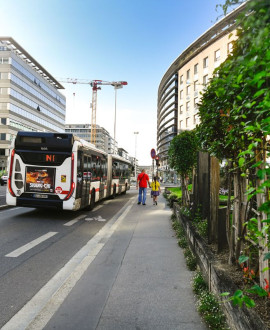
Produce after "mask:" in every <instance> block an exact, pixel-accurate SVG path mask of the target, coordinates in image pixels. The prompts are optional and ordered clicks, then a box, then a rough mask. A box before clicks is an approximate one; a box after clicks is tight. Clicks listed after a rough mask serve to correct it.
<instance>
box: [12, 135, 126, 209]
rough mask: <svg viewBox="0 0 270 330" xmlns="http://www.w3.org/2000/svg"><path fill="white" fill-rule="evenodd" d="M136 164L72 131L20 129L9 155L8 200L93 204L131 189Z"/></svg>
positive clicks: (15, 202) (59, 206) (16, 202)
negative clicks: (132, 172)
mask: <svg viewBox="0 0 270 330" xmlns="http://www.w3.org/2000/svg"><path fill="white" fill-rule="evenodd" d="M130 174H131V163H130V162H129V161H128V160H126V159H124V158H122V157H120V156H118V155H110V154H107V153H105V152H104V151H102V150H99V149H97V148H95V146H94V145H92V144H91V143H89V142H87V141H84V140H82V139H80V138H78V137H76V136H74V135H73V134H66V133H42V132H18V134H17V136H16V139H15V141H14V145H13V148H12V150H11V154H10V157H9V175H8V184H7V194H6V202H7V204H8V205H14V206H26V207H55V208H57V209H62V210H79V209H84V208H86V209H92V208H93V207H94V205H95V203H96V202H98V201H99V200H101V199H103V198H108V197H112V198H114V197H115V196H116V195H117V194H120V193H125V192H126V191H127V190H128V189H130Z"/></svg>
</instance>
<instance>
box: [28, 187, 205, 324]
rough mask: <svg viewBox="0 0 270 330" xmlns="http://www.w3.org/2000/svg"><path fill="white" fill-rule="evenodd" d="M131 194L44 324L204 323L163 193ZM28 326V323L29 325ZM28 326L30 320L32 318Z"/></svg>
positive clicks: (190, 275) (190, 273) (190, 274)
mask: <svg viewBox="0 0 270 330" xmlns="http://www.w3.org/2000/svg"><path fill="white" fill-rule="evenodd" d="M146 203H147V205H146V206H143V205H137V198H135V197H132V200H131V205H130V208H129V209H128V210H127V211H128V212H127V213H126V214H124V216H123V219H122V220H121V222H120V223H119V224H118V226H117V227H116V229H115V230H114V232H113V233H112V235H111V236H110V237H109V239H108V240H107V242H106V243H105V245H104V247H103V248H102V249H101V250H100V252H99V253H98V254H97V255H96V257H95V259H94V260H93V262H92V263H91V264H90V266H89V267H88V268H87V270H86V271H85V273H84V274H83V276H82V277H81V278H80V279H79V280H78V282H77V284H76V285H75V287H74V288H73V289H72V290H71V292H70V293H69V295H68V296H67V298H66V299H65V300H64V301H63V303H62V304H61V305H60V307H59V309H58V310H57V312H56V313H55V314H54V315H53V316H52V318H51V319H50V321H49V322H48V323H47V325H46V326H45V327H44V329H65V330H67V329H80V330H81V329H87V330H91V329H98V330H101V329H103V330H112V329H114V330H119V329H123V330H129V329H137V330H138V329H155V330H156V329H160V330H162V329H168V330H173V329H181V330H185V329H190V330H197V329H198V330H199V329H206V326H205V325H204V324H203V323H202V321H201V319H200V316H199V315H198V312H197V311H196V307H195V298H194V295H193V292H192V288H191V284H190V279H191V277H192V272H190V271H188V270H187V267H186V265H185V259H184V256H183V253H182V250H181V249H180V248H179V247H178V245H177V239H176V238H175V233H174V230H173V229H172V227H171V220H170V218H171V214H172V212H171V210H170V208H169V207H168V206H167V205H166V204H167V203H166V200H165V199H164V198H163V196H160V197H159V201H158V205H157V206H154V205H152V200H151V199H150V197H149V191H148V196H147V201H146ZM30 328H31V327H30ZM32 328H33V329H34V328H35V325H34V324H33V327H32Z"/></svg>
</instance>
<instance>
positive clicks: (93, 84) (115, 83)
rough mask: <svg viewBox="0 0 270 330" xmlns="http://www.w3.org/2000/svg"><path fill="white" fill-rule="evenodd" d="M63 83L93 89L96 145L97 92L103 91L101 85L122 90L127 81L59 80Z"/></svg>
mask: <svg viewBox="0 0 270 330" xmlns="http://www.w3.org/2000/svg"><path fill="white" fill-rule="evenodd" d="M59 82H62V83H71V84H74V85H76V84H86V85H90V86H91V87H92V118H91V143H93V144H96V113H97V91H98V90H99V89H101V87H100V85H111V86H113V87H114V88H115V89H117V88H122V87H123V86H124V85H127V82H126V81H103V80H91V81H83V80H81V79H69V78H68V79H65V80H59Z"/></svg>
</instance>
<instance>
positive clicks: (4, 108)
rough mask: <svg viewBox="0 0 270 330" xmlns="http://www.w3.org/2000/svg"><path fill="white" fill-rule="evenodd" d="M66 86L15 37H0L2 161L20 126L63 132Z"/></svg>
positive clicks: (25, 128) (0, 134) (0, 142)
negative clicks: (64, 91) (64, 89)
mask: <svg viewBox="0 0 270 330" xmlns="http://www.w3.org/2000/svg"><path fill="white" fill-rule="evenodd" d="M63 88H64V87H63V86H62V85H61V84H60V83H59V82H58V81H57V80H56V79H55V78H54V77H53V76H52V75H51V74H50V73H48V72H47V70H45V69H44V68H43V67H42V66H41V65H40V64H39V63H38V62H37V61H36V60H35V59H34V58H33V57H32V56H31V55H30V54H29V53H28V52H27V51H25V50H24V49H23V48H22V47H21V46H20V45H19V44H18V43H17V42H16V41H15V40H14V39H12V38H6V37H0V165H1V167H2V169H5V170H6V169H7V157H8V155H9V149H10V145H11V142H12V140H13V139H14V138H15V136H16V134H17V132H18V131H19V130H23V131H47V132H64V131H65V114H66V99H65V96H64V95H63V94H62V93H61V92H60V91H59V90H60V89H63Z"/></svg>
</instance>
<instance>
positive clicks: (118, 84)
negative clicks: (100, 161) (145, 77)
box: [112, 83, 123, 154]
mask: <svg viewBox="0 0 270 330" xmlns="http://www.w3.org/2000/svg"><path fill="white" fill-rule="evenodd" d="M112 86H113V87H114V91H115V98H114V152H113V153H114V154H116V101H117V89H120V88H123V83H113V84H112Z"/></svg>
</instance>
